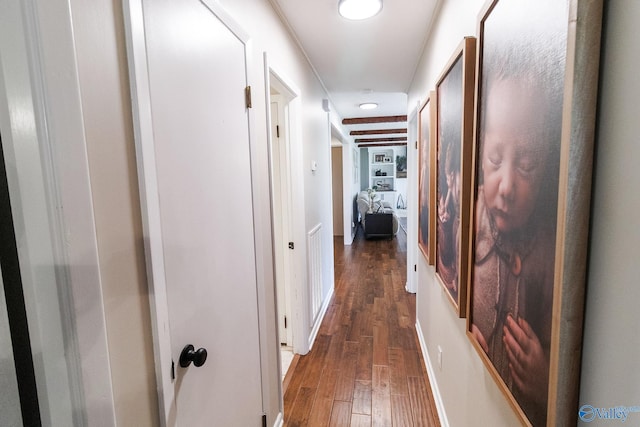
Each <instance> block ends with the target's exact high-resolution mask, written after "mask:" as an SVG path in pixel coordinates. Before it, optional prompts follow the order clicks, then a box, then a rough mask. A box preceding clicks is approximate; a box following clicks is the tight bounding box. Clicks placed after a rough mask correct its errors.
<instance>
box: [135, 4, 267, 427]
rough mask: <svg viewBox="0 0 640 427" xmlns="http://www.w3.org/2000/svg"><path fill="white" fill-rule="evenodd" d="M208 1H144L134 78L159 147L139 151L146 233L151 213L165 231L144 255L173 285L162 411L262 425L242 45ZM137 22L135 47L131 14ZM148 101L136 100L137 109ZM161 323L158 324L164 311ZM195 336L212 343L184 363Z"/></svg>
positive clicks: (199, 344) (199, 343)
mask: <svg viewBox="0 0 640 427" xmlns="http://www.w3.org/2000/svg"><path fill="white" fill-rule="evenodd" d="M205 3H206V2H201V1H198V0H143V1H142V4H143V8H142V13H143V19H144V36H145V46H146V49H145V50H146V52H145V56H146V66H147V67H148V68H147V73H146V75H147V77H148V83H145V82H142V81H137V82H136V83H137V84H138V85H142V84H146V85H147V86H148V96H146V95H145V96H144V97H145V98H147V102H149V104H148V107H149V109H150V126H151V128H152V129H151V131H152V137H151V136H150V134H149V133H148V132H147V133H145V131H144V129H141V130H140V135H141V136H140V140H141V142H142V143H143V144H144V143H145V141H147V142H148V141H152V144H153V151H151V153H153V154H152V156H153V159H149V158H143V159H142V163H143V168H146V169H145V170H144V171H143V173H145V174H148V175H145V178H144V182H143V183H142V186H143V187H144V190H143V192H144V194H143V198H146V200H143V203H146V210H147V214H148V217H147V218H146V220H147V221H148V222H149V223H148V224H147V227H148V228H149V230H150V231H149V233H150V236H151V237H154V235H153V233H154V228H153V218H154V209H158V216H157V219H158V222H159V229H160V230H159V232H160V233H161V236H162V237H161V244H160V245H159V246H154V245H153V244H151V245H149V247H150V250H151V251H154V252H153V253H151V254H149V256H148V259H151V260H153V259H158V258H154V257H160V258H161V259H162V264H163V267H164V268H163V269H162V270H163V271H161V272H160V273H158V271H157V269H156V270H154V273H153V275H154V277H153V281H154V287H159V286H160V285H159V284H160V283H162V282H164V283H165V284H166V285H165V288H166V301H167V305H168V325H169V330H170V333H169V335H170V347H171V359H172V361H173V362H174V363H175V365H174V368H173V371H174V373H175V379H172V380H171V381H170V382H169V383H167V378H166V376H167V375H171V371H172V370H171V369H168V367H167V366H160V370H159V371H160V375H161V376H162V378H161V383H162V384H163V387H167V388H169V390H165V392H164V394H165V398H166V397H167V396H171V395H173V398H172V400H171V401H170V402H166V401H165V402H164V404H165V406H166V407H165V410H164V412H165V413H166V418H167V424H169V425H179V426H183V427H191V426H258V425H261V422H262V421H261V420H262V418H261V416H262V391H261V377H260V348H259V333H258V312H257V309H258V303H257V289H256V260H255V245H254V228H253V211H252V209H253V205H252V187H251V162H250V141H249V121H248V120H249V116H248V110H247V108H246V104H245V88H246V86H247V78H246V52H245V49H246V46H245V41H243V40H242V39H241V38H239V37H238V36H237V35H236V32H235V31H232V30H231V29H230V28H229V27H228V26H227V20H226V18H221V16H222V15H220V13H221V11H220V10H219V6H215V5H211V4H210V5H207V4H205ZM133 15H135V13H132V16H133ZM222 19H225V20H224V21H223V20H222ZM131 26H132V27H133V30H132V34H133V41H134V44H135V42H136V26H135V22H134V23H132V24H131ZM134 56H135V54H134ZM138 59H139V58H138ZM136 80H138V79H137V78H136ZM142 80H144V79H142ZM142 93H144V90H142V91H139V92H138V96H140V94H142ZM149 100H150V101H149ZM144 103H145V100H144V99H140V100H139V108H140V106H141V105H144ZM141 110H142V108H141ZM140 114H141V117H142V113H140ZM143 121H144V119H143V118H142V119H141V123H142V124H141V127H142V128H144V124H143ZM145 135H146V136H145ZM145 138H146V139H145ZM139 148H140V147H139ZM139 152H143V150H142V149H140V150H139ZM146 153H147V154H144V153H143V154H142V156H143V157H144V156H147V155H148V153H149V152H148V151H147V152H146ZM154 162H155V167H154V169H155V170H154V171H151V173H150V174H149V170H148V169H149V167H150V165H152V164H153V163H154ZM139 164H140V163H139ZM154 175H155V176H154ZM149 177H151V178H150V179H149ZM154 180H155V182H154ZM155 185H157V189H155V190H154V188H153V187H154V186H155ZM153 191H157V204H156V206H154V202H153V200H154V197H155V195H154V194H153V193H152V192H153ZM156 231H157V230H156ZM158 252H160V254H159V253H158ZM156 266H157V264H156ZM160 276H161V277H160ZM156 311H157V312H158V314H159V315H160V316H161V315H162V313H161V310H158V308H157V307H156ZM158 325H159V326H158V328H159V329H162V319H159V320H158ZM158 334H160V335H161V334H162V331H160V332H158ZM189 344H191V345H193V346H194V349H195V350H198V349H200V348H203V349H205V350H206V351H207V353H208V355H207V358H206V362H205V363H204V364H203V365H202V366H200V367H197V366H195V364H194V363H191V364H190V365H189V366H188V367H181V366H180V363H179V359H180V355H181V352H182V351H183V349H184V347H185V346H187V345H189ZM160 359H162V358H160ZM159 363H165V362H163V361H162V360H161V361H160V362H159Z"/></svg>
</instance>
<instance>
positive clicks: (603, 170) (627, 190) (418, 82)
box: [408, 0, 640, 426]
mask: <svg viewBox="0 0 640 427" xmlns="http://www.w3.org/2000/svg"><path fill="white" fill-rule="evenodd" d="M605 3H606V4H607V6H606V8H605V9H608V14H607V13H605V26H604V30H603V31H604V33H603V37H604V39H603V40H604V44H603V49H604V51H603V52H604V57H603V58H604V60H603V61H602V69H601V87H600V105H599V107H600V110H599V115H598V123H597V126H598V128H599V130H598V134H597V149H596V153H595V156H596V158H595V160H596V162H595V169H594V190H593V199H592V211H593V213H592V229H591V234H590V257H589V270H588V286H587V302H586V312H585V316H586V317H585V327H584V341H583V366H582V375H581V389H580V399H579V401H580V405H583V404H590V405H593V406H594V407H599V408H609V407H612V406H619V405H625V406H632V405H640V374H639V373H638V369H637V368H636V364H637V361H638V358H639V357H638V356H639V355H640V334H639V333H638V329H637V324H638V320H637V301H639V300H640V287H639V286H637V282H638V277H639V276H640V274H639V273H640V271H639V269H638V267H633V266H636V265H637V261H636V258H637V256H636V254H637V252H638V250H637V247H638V244H639V243H640V221H638V219H635V220H634V219H633V218H637V212H638V211H639V210H640V192H638V191H637V188H638V187H639V186H640V171H639V170H638V168H637V166H636V165H635V163H636V161H637V159H638V158H640V145H639V144H638V143H637V135H638V134H639V133H640V123H639V122H638V120H637V117H638V116H639V115H640V106H638V105H637V102H636V98H637V97H635V96H630V95H629V94H637V93H639V92H640V84H639V83H638V80H637V77H636V76H635V74H636V73H635V70H637V69H638V67H639V66H640V54H639V53H638V50H637V49H636V48H635V46H634V45H635V39H636V38H637V37H636V31H635V30H634V28H635V26H637V18H638V16H640V2H605ZM483 4H484V1H480V0H474V1H462V0H449V1H443V3H442V5H441V10H440V12H439V15H438V16H437V19H436V21H435V23H434V27H433V31H432V34H431V36H430V38H429V40H428V42H427V44H426V47H425V53H424V55H423V57H422V59H421V61H420V65H419V69H418V72H417V73H416V78H415V80H414V82H413V84H412V86H411V88H410V92H409V103H408V105H409V107H410V112H411V111H412V109H411V106H414V105H416V102H417V101H418V100H420V101H422V100H424V98H425V96H426V95H427V93H428V90H430V89H432V88H433V87H434V84H435V79H436V78H437V76H438V75H439V73H440V71H441V69H442V68H443V67H444V65H445V63H446V61H447V59H448V58H449V56H450V54H451V53H452V52H453V49H454V48H455V47H456V46H457V44H458V43H459V42H460V40H461V39H462V37H463V36H467V35H476V25H477V24H476V21H477V15H478V13H479V11H480V9H481V8H482V6H483ZM410 214H413V215H415V213H413V212H411V211H410ZM411 244H415V243H414V242H411ZM414 250H415V248H414ZM417 283H418V296H417V321H418V325H419V327H420V329H421V332H422V337H421V338H422V339H423V340H424V343H425V344H426V347H427V349H428V354H427V357H428V359H429V362H430V365H431V369H432V373H433V375H432V379H433V380H435V383H436V387H437V389H436V390H435V391H436V392H437V396H436V399H437V400H439V402H440V403H441V404H442V405H443V408H444V412H445V414H446V415H445V416H446V421H447V422H448V424H449V425H452V426H470V425H478V424H479V423H481V424H482V425H491V426H513V425H519V421H518V418H517V417H516V416H515V413H514V411H513V410H512V409H511V407H510V406H509V404H508V403H507V401H506V399H505V398H504V397H503V396H502V394H501V392H500V391H499V390H498V388H497V386H496V385H495V383H494V381H493V379H492V378H491V376H490V375H489V374H488V372H487V370H486V369H485V368H484V366H483V364H482V362H481V361H480V358H479V357H478V355H477V354H476V351H475V350H474V349H473V347H472V346H471V343H470V341H469V340H468V339H467V338H466V335H465V330H466V325H465V320H464V319H458V318H457V317H456V316H455V315H454V312H453V310H452V308H451V304H450V302H449V301H448V299H447V298H446V295H445V294H444V293H443V291H442V288H441V286H439V285H438V284H437V282H436V280H435V277H434V269H433V267H431V266H427V265H426V263H425V261H424V257H422V256H420V255H419V256H418V279H417ZM438 348H441V349H442V368H438V365H437V352H438ZM629 417H630V418H629V420H632V424H634V425H635V424H638V423H640V414H630V415H629ZM443 421H445V420H443ZM611 422H612V421H600V423H599V422H598V420H596V421H594V422H592V423H589V425H605V423H608V424H606V425H611ZM584 424H585V425H587V424H586V423H584ZM627 424H628V422H627Z"/></svg>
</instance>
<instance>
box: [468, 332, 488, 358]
mask: <svg viewBox="0 0 640 427" xmlns="http://www.w3.org/2000/svg"><path fill="white" fill-rule="evenodd" d="M471 334H472V335H473V336H474V337H475V339H476V341H478V344H480V347H482V349H483V350H484V352H485V353H487V354H488V353H489V346H488V345H487V340H485V339H484V335H482V332H480V329H478V327H477V326H476V325H471Z"/></svg>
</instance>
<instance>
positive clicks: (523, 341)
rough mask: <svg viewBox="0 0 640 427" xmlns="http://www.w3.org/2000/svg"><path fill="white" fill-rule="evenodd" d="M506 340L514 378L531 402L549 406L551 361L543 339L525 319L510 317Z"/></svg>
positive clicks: (505, 332) (505, 343) (504, 339)
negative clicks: (540, 338) (548, 358)
mask: <svg viewBox="0 0 640 427" xmlns="http://www.w3.org/2000/svg"><path fill="white" fill-rule="evenodd" d="M503 332H504V336H503V341H504V345H505V348H506V350H507V356H508V358H509V369H510V371H511V377H512V378H513V381H514V382H515V384H516V386H517V387H518V388H519V389H520V390H521V391H522V392H523V393H524V395H525V396H527V397H528V398H529V399H532V400H534V401H536V402H537V403H538V404H541V405H546V403H547V394H548V382H549V361H548V360H547V357H546V356H545V354H544V351H543V350H542V345H541V344H540V340H539V339H538V337H537V336H536V334H535V332H533V329H531V326H529V323H527V321H526V320H524V319H521V318H518V321H517V322H516V321H515V320H514V319H513V317H511V316H508V317H507V322H506V326H505V327H504V329H503Z"/></svg>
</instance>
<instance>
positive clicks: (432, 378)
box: [416, 321, 449, 427]
mask: <svg viewBox="0 0 640 427" xmlns="http://www.w3.org/2000/svg"><path fill="white" fill-rule="evenodd" d="M416 332H417V334H418V341H420V350H422V358H423V359H424V364H425V366H426V367H427V375H428V376H429V386H430V387H431V393H432V394H433V400H434V402H435V404H436V410H437V411H438V418H439V419H440V425H441V426H443V427H449V420H448V419H447V413H446V411H445V409H444V402H443V401H442V395H441V394H440V389H439V388H438V381H437V380H436V373H435V371H434V370H433V365H432V364H431V358H430V357H429V349H428V348H427V343H426V342H425V340H424V334H423V333H422V328H421V327H420V321H416Z"/></svg>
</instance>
